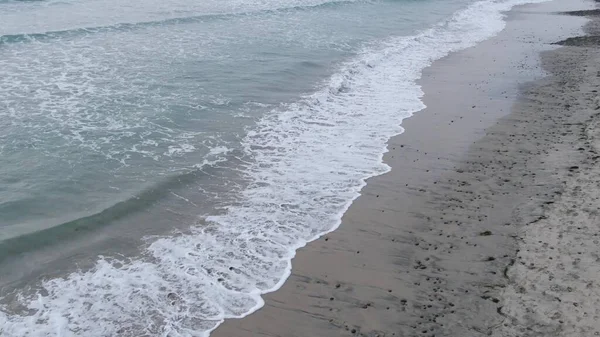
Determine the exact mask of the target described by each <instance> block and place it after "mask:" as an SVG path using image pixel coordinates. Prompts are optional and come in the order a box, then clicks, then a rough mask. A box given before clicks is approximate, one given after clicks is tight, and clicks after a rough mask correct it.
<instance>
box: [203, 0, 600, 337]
mask: <svg viewBox="0 0 600 337" xmlns="http://www.w3.org/2000/svg"><path fill="white" fill-rule="evenodd" d="M594 5H595V4H594V3H593V2H591V1H574V2H570V3H565V2H562V3H561V2H560V1H554V2H549V3H543V4H535V5H527V6H520V7H517V8H514V9H513V10H512V11H511V12H510V13H508V14H507V15H508V20H507V27H506V29H505V30H504V31H503V32H502V33H500V34H499V35H498V36H496V37H494V38H492V39H490V40H487V41H485V42H483V43H481V44H479V45H478V46H476V47H473V48H470V49H467V50H464V51H461V52H458V53H454V54H451V55H449V56H448V57H446V58H444V59H442V60H439V61H437V62H435V63H434V65H433V66H432V67H430V68H428V69H426V71H425V73H424V75H423V78H422V80H421V81H420V84H421V85H422V89H423V91H424V93H425V95H424V98H423V100H424V102H425V104H426V105H427V108H426V109H425V110H423V111H421V112H419V113H417V114H416V115H415V116H413V117H412V118H410V119H408V120H405V121H404V123H403V127H404V128H405V132H404V133H403V134H401V135H399V136H397V137H395V138H393V139H392V140H390V141H389V144H388V148H389V152H388V153H387V155H386V156H385V162H386V163H387V164H388V165H390V166H391V168H392V170H391V172H389V173H387V174H385V175H382V176H378V177H375V178H372V179H370V180H368V184H367V186H366V187H365V188H364V189H363V190H362V195H361V197H360V198H358V199H357V200H356V201H355V202H354V204H353V205H352V207H351V208H350V209H349V210H348V212H347V213H346V214H345V216H344V218H343V221H342V225H341V226H340V228H339V229H338V230H336V231H334V232H332V233H330V234H328V235H326V236H324V237H322V238H321V239H319V240H317V241H315V242H312V243H310V244H309V245H308V246H307V247H305V248H303V249H301V250H300V251H298V253H297V256H296V258H295V259H294V260H293V271H292V276H291V277H290V278H289V279H288V280H287V282H286V283H285V284H284V286H283V287H282V288H281V289H279V290H278V291H276V292H274V293H271V294H269V295H267V296H265V302H266V303H265V306H264V307H263V308H262V309H260V310H259V311H257V312H255V313H253V314H251V315H249V316H247V317H245V318H243V319H239V320H228V321H226V322H225V323H224V324H223V325H222V326H220V327H219V328H218V329H217V330H216V331H214V332H213V334H212V335H213V336H218V337H233V336H350V335H355V336H380V337H381V336H490V335H491V336H595V335H599V334H600V323H599V320H598V318H599V317H598V316H599V315H600V313H599V311H600V305H599V304H600V303H599V302H600V290H599V288H598V287H599V286H600V284H599V283H598V282H599V280H600V278H599V276H600V265H599V264H598V261H599V260H600V255H598V253H597V251H596V247H597V245H598V240H600V239H599V238H598V235H599V234H598V223H599V222H598V209H597V206H596V203H597V200H598V199H599V198H600V185H599V184H598V183H597V182H598V181H600V169H598V160H600V154H598V153H599V152H600V119H599V118H600V114H598V109H599V108H600V100H599V98H598V97H599V96H598V93H597V90H598V89H597V88H598V86H599V85H600V77H599V76H600V75H599V74H600V69H599V66H598V64H600V63H599V62H598V61H599V60H600V52H599V50H600V49H598V44H599V41H600V39H598V37H597V34H600V25H598V24H596V21H594V20H595V19H594V17H596V16H598V12H596V11H593V10H592V9H593V8H594ZM577 10H587V11H586V12H575V13H565V12H569V11H577ZM590 19H592V21H589V22H588V23H587V25H586V26H585V33H584V32H583V31H582V28H581V27H582V26H583V25H584V24H585V23H586V22H587V20H590ZM583 34H587V35H588V36H587V37H585V38H583V37H581V36H582V35H583ZM557 42H560V43H559V44H558V45H557V44H555V43H557ZM560 45H562V46H560Z"/></svg>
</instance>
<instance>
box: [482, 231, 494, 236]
mask: <svg viewBox="0 0 600 337" xmlns="http://www.w3.org/2000/svg"><path fill="white" fill-rule="evenodd" d="M490 235H492V231H483V232H481V233H479V236H490Z"/></svg>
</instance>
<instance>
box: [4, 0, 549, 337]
mask: <svg viewBox="0 0 600 337" xmlns="http://www.w3.org/2000/svg"><path fill="white" fill-rule="evenodd" d="M527 2H541V1H536V0H532V1H527V0H524V1H521V0H508V1H492V0H487V1H480V2H476V3H474V4H472V5H470V6H469V7H468V8H466V9H464V10H462V11H460V12H457V13H456V14H455V15H454V16H453V17H452V18H451V19H450V20H448V21H447V22H444V23H442V24H439V25H437V26H435V27H433V28H431V29H429V30H427V31H424V32H422V33H421V34H419V35H417V36H412V37H400V38H394V39H391V40H390V41H387V42H386V43H385V44H384V45H382V46H381V47H380V48H377V49H371V50H367V51H365V52H364V53H362V54H361V55H360V56H359V57H357V58H356V60H355V61H353V62H350V63H348V64H346V65H344V66H343V67H342V69H341V71H340V72H339V73H338V75H336V76H334V77H333V78H332V79H331V81H330V82H329V83H327V84H326V85H325V88H324V89H323V90H321V91H319V92H317V93H315V94H314V95H311V96H309V97H306V98H305V99H303V100H302V101H300V102H298V103H296V104H292V105H290V106H288V107H287V108H286V109H284V110H280V111H273V113H271V114H269V115H268V116H266V117H265V118H263V119H262V120H261V121H260V122H259V123H258V125H257V127H256V129H255V130H254V131H251V132H249V133H248V135H247V137H246V138H245V139H244V142H243V145H244V146H245V151H246V152H247V154H248V155H249V156H251V157H253V158H254V161H253V162H251V163H249V165H248V168H247V171H246V172H245V173H246V175H247V178H248V179H249V181H251V184H250V185H249V187H248V188H247V189H245V190H244V191H243V192H242V193H241V196H240V197H241V199H240V201H239V204H236V205H234V206H230V207H228V208H227V212H226V214H224V215H220V216H212V217H208V218H207V219H206V220H207V223H208V225H206V226H203V227H194V228H192V234H189V235H175V236H171V237H162V238H159V239H157V240H155V241H154V242H152V243H151V244H150V245H149V246H148V247H147V256H146V258H143V259H137V260H133V261H116V260H107V259H101V260H99V261H98V264H97V266H96V267H95V268H94V269H93V270H91V271H87V272H76V273H72V274H70V275H68V276H67V277H65V278H63V279H53V280H48V281H45V282H43V283H42V286H43V288H44V290H45V292H46V294H45V295H41V294H34V295H26V294H22V296H21V298H20V304H21V305H22V306H23V307H24V308H27V310H29V312H31V313H32V314H31V315H29V316H27V315H18V314H7V313H6V309H7V308H5V311H4V312H0V335H2V336H3V337H4V336H6V337H21V336H30V337H46V336H61V337H70V336H90V337H96V336H98V337H100V336H102V337H104V336H116V335H119V336H140V335H151V336H165V337H166V336H169V337H183V336H186V337H187V336H208V335H209V334H210V332H211V331H213V330H214V329H215V328H216V327H217V326H218V325H219V324H220V323H222V322H223V320H224V319H227V318H240V317H244V316H247V315H249V314H251V313H252V312H254V311H256V310H258V309H259V308H260V307H262V306H263V304H264V302H263V299H262V298H261V295H263V294H265V293H268V292H272V291H275V290H277V289H279V288H280V287H281V286H282V285H283V283H284V282H285V280H286V279H287V278H288V277H289V275H290V273H291V260H292V259H293V258H294V256H295V254H296V250H297V249H298V248H301V247H303V246H305V245H306V244H307V243H308V242H310V241H313V240H315V239H317V238H319V237H320V236H322V235H324V234H326V233H329V232H331V231H333V230H335V229H337V228H338V227H339V225H340V223H341V218H342V215H343V214H344V213H345V212H346V210H347V209H348V208H349V207H350V205H351V204H352V202H353V200H355V199H356V198H357V197H358V196H359V195H360V190H361V189H362V188H363V187H364V186H365V180H366V179H367V178H370V177H373V176H375V175H379V174H383V173H385V172H388V171H389V170H390V167H389V166H388V165H386V164H385V163H383V155H384V153H385V152H387V145H386V143H387V141H388V140H389V138H390V137H392V136H394V135H397V134H400V133H402V132H403V129H402V128H401V127H400V123H401V122H402V120H403V119H404V118H407V117H410V116H412V114H413V113H415V112H417V111H419V110H421V109H423V108H424V107H425V106H424V104H423V103H422V101H421V97H422V96H423V92H422V91H421V88H420V87H419V86H418V85H417V84H416V81H417V80H418V79H419V78H420V77H421V73H422V70H423V69H424V68H425V67H427V66H429V65H430V64H431V63H432V62H433V61H435V60H437V59H440V58H441V57H444V56H446V55H448V54H449V53H451V52H453V51H457V50H461V49H464V48H467V47H470V46H473V45H475V44H476V43H478V42H480V41H483V40H485V39H487V38H490V37H492V36H493V35H495V34H497V33H498V32H500V31H501V30H502V29H503V28H504V26H505V22H504V20H503V15H502V12H503V11H507V10H509V9H510V8H512V7H513V6H514V5H518V4H523V3H527Z"/></svg>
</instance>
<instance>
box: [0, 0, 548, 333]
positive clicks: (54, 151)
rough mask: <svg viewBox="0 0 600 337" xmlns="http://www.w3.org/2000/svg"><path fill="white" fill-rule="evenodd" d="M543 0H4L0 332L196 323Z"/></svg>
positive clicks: (275, 270)
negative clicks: (440, 74)
mask: <svg viewBox="0 0 600 337" xmlns="http://www.w3.org/2000/svg"><path fill="white" fill-rule="evenodd" d="M533 1H537V0H531V1H528V0H483V1H474V0H398V1H393V0H346V1H327V0H219V1H217V0H200V1H191V0H161V1H156V0H138V1H134V2H128V3H124V2H123V1H115V0H102V1H101V0H40V1H34V0H31V1H18V0H0V270H2V272H1V273H0V336H3V337H4V336H7V337H20V336H36V337H38V336H39V337H41V336H61V337H62V336H64V337H67V336H90V337H95V336H102V337H104V336H165V337H166V336H169V337H179V336H182V337H183V336H207V335H208V334H209V333H210V331H212V330H214V329H215V328H216V327H217V326H218V325H219V324H220V323H221V322H222V321H223V320H224V319H227V318H233V317H243V316H245V315H248V314H251V313H252V312H253V311H255V310H257V309H258V308H260V307H261V306H262V304H263V302H262V299H261V295H262V294H264V293H267V292H270V291H274V290H276V289H277V288H279V287H280V286H281V284H282V283H283V282H284V281H285V279H286V278H287V276H288V275H289V273H290V270H291V267H292V264H291V261H292V258H293V257H294V255H295V252H296V250H297V249H298V248H300V247H302V246H304V245H305V244H306V243H307V242H310V241H311V240H314V239H316V238H318V237H319V236H321V235H323V234H325V233H327V232H330V231H332V230H335V229H336V228H337V226H338V225H339V224H340V219H341V216H342V214H343V213H344V212H345V210H346V209H347V208H348V207H349V205H350V204H351V202H352V201H353V200H354V199H355V198H356V197H358V195H359V193H360V190H361V188H362V187H363V186H364V184H365V182H364V181H365V179H366V178H368V177H371V176H374V175H377V174H382V173H385V172H387V171H388V170H389V167H388V166H387V165H385V164H384V163H383V162H382V157H383V154H384V153H385V151H386V142H387V140H388V139H389V138H390V137H391V136H393V135H397V134H399V133H401V132H402V130H403V129H402V127H401V122H402V120H403V119H404V118H407V117H410V116H411V115H412V114H414V113H418V111H419V110H421V109H422V108H424V105H423V103H422V102H421V100H420V98H421V97H422V95H423V92H422V91H421V89H420V87H419V86H418V85H417V84H416V81H417V80H418V79H419V78H420V76H421V72H422V70H423V69H424V68H425V67H427V66H429V65H430V64H431V63H432V62H433V61H435V60H436V59H439V58H441V57H444V56H445V55H447V54H448V53H450V52H452V51H456V50H460V49H464V48H467V47H470V46H473V45H475V44H476V43H477V42H480V41H482V40H485V39H487V38H489V37H491V36H493V35H494V34H496V33H498V32H499V31H500V30H502V28H503V27H504V21H503V18H504V16H503V12H505V11H507V10H509V9H510V8H511V7H512V6H515V5H518V4H522V3H526V2H533Z"/></svg>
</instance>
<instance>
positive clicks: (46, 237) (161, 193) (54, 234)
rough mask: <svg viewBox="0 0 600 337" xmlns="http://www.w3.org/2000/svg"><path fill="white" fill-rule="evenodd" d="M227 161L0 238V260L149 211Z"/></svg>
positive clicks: (208, 165) (71, 238) (209, 174)
mask: <svg viewBox="0 0 600 337" xmlns="http://www.w3.org/2000/svg"><path fill="white" fill-rule="evenodd" d="M235 155H236V154H235V153H230V154H229V156H228V157H232V156H235ZM224 161H227V157H226V158H221V159H218V160H216V161H215V162H212V163H209V164H205V165H202V166H201V167H199V168H197V169H194V170H192V171H189V172H186V173H183V174H178V175H174V176H171V177H169V178H167V179H164V180H162V181H161V182H159V183H157V184H154V185H153V186H150V187H148V188H146V189H145V190H143V191H140V192H139V193H136V194H135V195H134V196H132V197H130V198H128V199H126V200H123V201H120V202H117V203H115V204H114V205H112V206H110V207H108V208H106V209H104V210H102V211H100V212H98V213H95V214H91V215H88V216H84V217H81V218H78V219H74V220H71V221H68V222H65V223H61V224H57V225H55V226H52V227H50V228H47V229H44V230H40V231H36V232H32V233H28V234H24V235H20V236H16V237H13V238H9V239H6V240H2V241H0V263H1V262H2V261H4V260H5V259H7V258H10V257H12V256H16V255H19V254H22V253H25V252H29V251H32V250H36V249H41V248H44V247H46V246H49V245H59V244H61V243H63V242H64V241H66V240H76V239H77V237H78V235H82V234H86V233H90V232H92V231H95V230H98V229H100V228H102V227H106V226H110V225H111V224H112V223H114V222H115V221H117V220H122V219H124V218H127V217H130V216H133V215H135V214H136V213H138V212H142V211H144V210H147V209H149V208H150V207H152V206H154V205H155V204H156V203H159V202H160V201H161V200H163V199H164V198H165V197H166V196H168V195H170V194H171V193H172V192H177V191H178V190H180V189H182V188H185V187H186V186H188V185H190V184H192V183H198V182H199V181H202V179H204V178H207V177H210V176H211V175H213V173H212V171H213V170H215V169H217V168H214V167H213V165H212V164H214V163H216V162H219V163H222V162H224ZM0 331H1V330H0Z"/></svg>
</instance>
